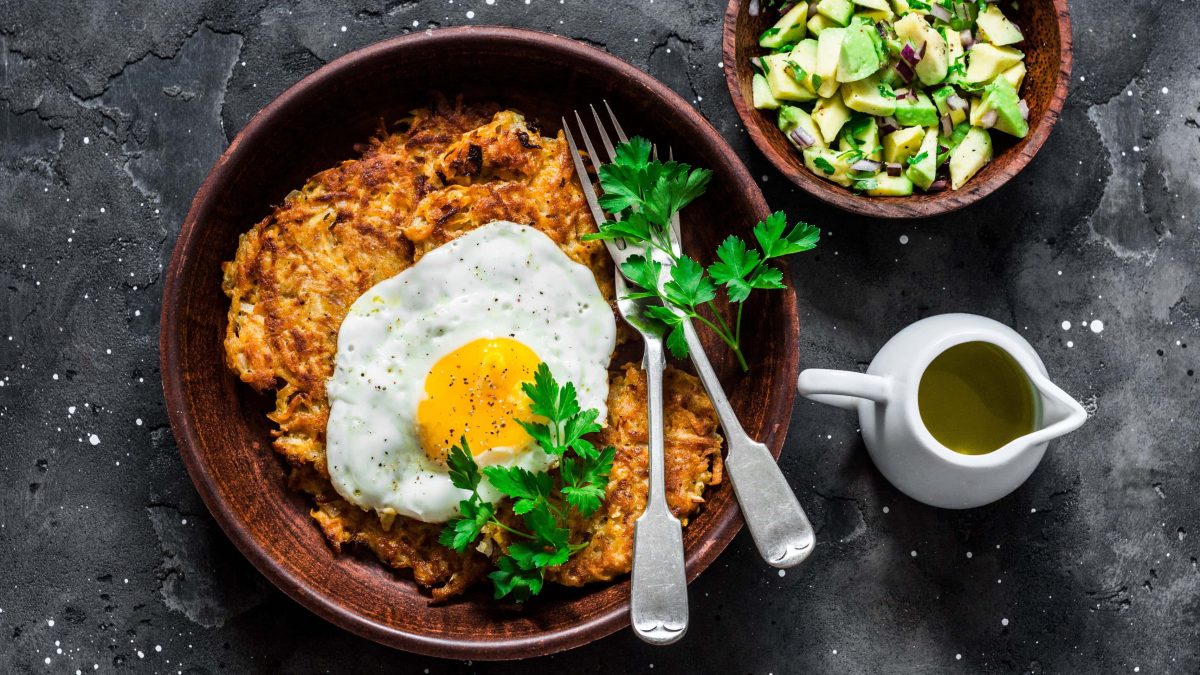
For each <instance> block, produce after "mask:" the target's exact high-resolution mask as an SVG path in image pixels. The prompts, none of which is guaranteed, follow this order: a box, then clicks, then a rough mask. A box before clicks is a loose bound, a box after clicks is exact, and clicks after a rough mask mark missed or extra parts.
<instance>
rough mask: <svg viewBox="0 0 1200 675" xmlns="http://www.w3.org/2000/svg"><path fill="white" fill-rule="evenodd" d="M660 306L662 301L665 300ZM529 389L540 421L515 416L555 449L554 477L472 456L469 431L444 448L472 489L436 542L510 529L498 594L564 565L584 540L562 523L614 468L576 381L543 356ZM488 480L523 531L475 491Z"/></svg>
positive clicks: (525, 587)
mask: <svg viewBox="0 0 1200 675" xmlns="http://www.w3.org/2000/svg"><path fill="white" fill-rule="evenodd" d="M664 309H665V308H664ZM522 389H523V390H524V392H525V395H526V396H528V397H529V401H530V405H529V409H530V412H531V413H533V414H534V415H535V416H538V417H541V418H544V419H545V420H546V421H545V422H540V421H525V420H515V421H516V422H518V423H519V424H520V425H521V426H522V427H524V428H525V430H526V431H528V432H529V434H530V436H531V437H533V439H534V440H535V441H537V443H538V444H539V445H540V446H541V447H542V449H544V450H545V451H546V452H548V453H550V454H552V455H556V456H558V457H559V458H560V459H559V472H558V475H557V477H556V476H555V475H553V474H551V473H547V472H534V471H530V470H528V469H525V468H523V467H519V466H487V467H484V468H483V469H482V470H481V469H480V468H479V466H478V464H476V463H475V458H474V456H473V455H472V454H471V450H470V447H469V446H468V444H467V439H466V438H465V437H464V438H462V439H461V440H460V442H459V444H458V445H456V446H454V447H453V448H451V449H450V452H449V454H448V457H447V464H448V466H449V473H450V477H451V478H450V480H451V482H452V483H453V484H454V486H455V487H457V488H459V489H462V490H468V491H470V495H469V497H468V498H467V499H464V500H462V501H460V502H459V504H458V510H459V516H458V517H457V518H454V519H452V520H450V521H449V522H448V523H446V525H445V527H444V528H443V529H442V531H441V533H440V534H439V536H438V542H439V543H440V544H442V545H443V546H446V547H448V548H451V549H453V550H455V551H459V552H462V551H466V550H467V548H468V547H470V546H471V545H472V544H473V543H474V542H475V541H476V540H478V539H479V537H480V536H482V535H483V534H484V531H485V530H487V531H489V532H493V531H495V532H501V531H503V532H506V533H507V534H509V535H511V536H512V538H510V539H509V541H508V542H507V545H506V550H505V554H504V555H502V556H501V557H499V558H497V560H496V565H497V569H496V570H495V571H493V572H492V573H491V574H489V575H488V577H489V578H490V579H491V580H492V585H493V587H494V590H495V596H496V597H497V598H502V597H507V596H511V597H512V598H513V599H514V600H516V601H517V602H524V601H525V600H528V599H529V598H530V597H532V596H534V595H537V594H538V593H539V592H541V589H542V585H543V579H544V577H543V575H544V570H545V568H547V567H554V566H556V565H562V564H563V563H565V562H567V560H568V559H570V557H571V555H572V554H573V553H574V552H575V551H577V550H580V549H582V548H584V547H586V544H576V545H572V544H571V543H570V536H571V530H570V529H569V526H568V523H569V519H570V518H571V513H572V511H575V512H578V513H579V514H581V515H582V516H584V517H587V516H590V515H591V514H593V513H595V512H596V511H597V510H598V509H599V508H600V506H601V504H602V503H603V499H604V494H605V491H606V490H607V488H608V474H609V473H610V472H611V471H612V462H613V457H614V455H615V450H614V449H613V448H611V447H609V448H605V449H604V450H597V449H596V447H595V446H594V445H592V443H591V442H589V441H588V440H587V439H586V438H584V436H586V435H589V434H593V433H595V432H597V431H600V424H599V423H598V422H597V419H598V418H599V415H600V413H599V411H598V410H596V409H588V410H582V409H581V408H580V405H579V398H578V396H577V394H576V391H575V386H574V385H573V384H572V383H570V382H565V383H563V384H561V385H560V384H559V383H558V382H557V381H556V380H555V379H554V376H553V375H552V374H551V373H550V369H549V368H548V367H547V366H546V364H544V363H542V364H539V365H538V367H537V369H536V370H535V371H534V376H533V381H532V382H525V383H523V384H522ZM484 478H486V479H487V482H488V484H489V485H490V486H491V487H492V488H493V489H495V490H496V491H497V492H499V493H500V494H501V495H503V496H504V497H506V498H508V499H511V500H512V513H513V515H515V516H518V517H520V518H521V521H522V523H523V524H524V526H525V528H527V531H521V530H519V529H516V528H515V527H513V526H512V524H511V522H506V521H502V520H500V519H499V518H497V508H496V506H495V505H493V504H492V503H490V502H488V501H485V500H484V499H483V498H482V497H481V496H480V494H479V486H480V483H481V482H482V480H483V479H484Z"/></svg>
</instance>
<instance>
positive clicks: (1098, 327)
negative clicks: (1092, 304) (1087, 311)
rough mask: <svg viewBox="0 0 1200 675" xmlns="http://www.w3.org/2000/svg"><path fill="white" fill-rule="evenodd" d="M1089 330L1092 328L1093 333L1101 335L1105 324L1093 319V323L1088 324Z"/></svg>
mask: <svg viewBox="0 0 1200 675" xmlns="http://www.w3.org/2000/svg"><path fill="white" fill-rule="evenodd" d="M1088 328H1091V329H1092V332H1093V333H1099V332H1101V331H1103V330H1104V322H1103V321H1101V320H1100V319H1092V322H1091V323H1090V324H1088Z"/></svg>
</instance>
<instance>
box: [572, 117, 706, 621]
mask: <svg viewBox="0 0 1200 675" xmlns="http://www.w3.org/2000/svg"><path fill="white" fill-rule="evenodd" d="M610 112H611V111H610ZM592 115H593V117H594V118H595V120H596V127H597V130H598V135H599V138H600V140H601V143H602V144H603V147H604V149H605V151H607V153H608V159H609V161H613V160H614V159H615V158H616V152H615V150H614V149H613V145H612V141H611V140H610V139H609V136H608V133H607V132H606V131H605V129H604V124H603V123H602V122H601V121H600V116H599V114H597V113H596V109H595V108H594V107H593V108H592ZM575 121H576V123H577V124H578V128H579V135H580V137H581V138H582V140H583V143H584V146H585V147H586V148H587V151H588V156H589V157H591V158H592V161H593V163H595V161H596V158H597V157H599V156H600V155H598V154H597V153H596V149H595V147H594V146H593V145H592V140H591V137H590V136H588V133H587V128H586V127H585V126H584V124H583V119H582V118H581V117H580V116H579V112H578V111H575ZM562 128H563V133H564V134H565V135H566V137H567V144H568V146H569V147H570V150H571V157H572V159H573V160H574V162H575V173H577V174H578V175H579V183H580V185H582V186H583V194H584V197H585V199H587V203H588V207H589V208H590V209H591V211H592V215H593V217H595V218H596V222H597V223H602V222H604V220H605V217H604V211H603V210H602V209H601V208H600V203H599V200H598V199H597V197H596V190H595V187H594V186H593V185H592V182H591V179H590V178H588V174H587V169H586V167H585V166H584V163H583V157H582V156H581V155H580V153H579V147H578V146H577V145H576V144H575V138H574V137H573V136H572V135H571V128H570V125H568V124H567V120H566V119H565V118H564V119H563V121H562ZM604 243H605V245H606V246H607V247H608V252H609V254H610V255H611V256H612V258H613V264H614V266H615V268H616V269H615V271H614V275H613V277H614V285H615V287H616V295H617V310H618V311H619V312H620V313H621V316H622V318H624V319H625V322H626V323H628V324H629V325H630V326H632V327H633V328H634V330H636V331H637V332H638V333H639V334H640V335H641V336H642V340H643V341H644V342H645V346H646V349H645V354H644V355H643V357H642V368H643V370H644V371H645V372H646V399H647V401H646V409H647V454H648V455H649V460H650V461H649V465H650V466H649V469H650V470H649V474H650V475H649V490H648V493H647V495H646V508H645V510H644V511H643V512H642V515H641V516H640V517H638V519H637V521H636V522H635V524H634V535H633V571H632V574H631V575H630V586H631V592H630V614H631V618H632V623H633V629H634V632H635V633H636V634H637V636H638V637H640V638H641V639H642V640H645V641H646V642H649V643H650V644H656V645H668V644H671V643H672V642H675V641H677V640H679V639H680V638H682V637H683V634H684V633H685V632H687V626H688V598H687V574H686V571H685V569H684V560H683V527H682V525H680V523H679V520H678V519H677V518H676V517H675V516H674V515H672V514H671V510H670V508H668V507H667V498H666V459H665V455H664V445H665V440H664V433H663V369H664V368H665V367H666V357H665V355H664V353H663V342H662V338H661V337H660V336H659V335H658V333H657V332H656V330H655V329H654V324H653V323H652V322H651V321H649V320H648V318H647V315H646V313H645V309H646V307H647V306H648V305H650V304H652V302H653V301H652V300H650V299H649V298H644V299H632V298H629V297H627V296H628V295H629V290H628V287H627V286H626V284H625V278H624V276H623V274H622V272H621V263H622V262H624V261H625V260H626V259H628V257H629V256H630V255H633V254H635V253H641V254H645V251H644V250H641V249H638V248H637V247H634V246H631V245H629V244H628V242H626V241H623V240H618V241H615V242H611V241H605V242H604Z"/></svg>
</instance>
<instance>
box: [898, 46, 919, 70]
mask: <svg viewBox="0 0 1200 675" xmlns="http://www.w3.org/2000/svg"><path fill="white" fill-rule="evenodd" d="M900 58H902V59H904V61H905V63H907V64H908V65H910V66H916V65H917V62H918V61H920V60H921V57H920V56H918V55H917V50H915V49H913V46H912V43H911V42H905V43H904V48H903V49H901V50H900Z"/></svg>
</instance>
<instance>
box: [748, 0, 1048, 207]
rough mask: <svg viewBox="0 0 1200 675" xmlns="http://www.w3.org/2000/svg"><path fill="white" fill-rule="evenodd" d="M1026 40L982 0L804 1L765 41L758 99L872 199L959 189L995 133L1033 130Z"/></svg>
mask: <svg viewBox="0 0 1200 675" xmlns="http://www.w3.org/2000/svg"><path fill="white" fill-rule="evenodd" d="M1027 1H1028V0H1027ZM1022 40H1024V36H1023V35H1022V34H1021V31H1020V29H1018V28H1017V26H1016V25H1015V24H1013V22H1012V21H1010V20H1009V19H1008V18H1007V17H1006V16H1005V15H1004V12H1003V11H1002V10H1001V9H1000V7H999V5H998V4H996V3H994V2H987V1H986V0H970V1H964V0H930V1H929V2H923V1H922V0H811V1H810V2H805V1H804V0H801V1H800V2H797V3H795V4H793V5H791V6H790V7H789V8H785V9H784V10H783V12H782V16H781V17H780V19H779V20H778V22H777V23H776V24H775V25H774V26H772V27H771V28H768V29H767V30H766V31H765V32H764V33H763V34H762V37H761V38H760V39H759V45H760V46H762V47H764V48H765V49H768V50H770V52H769V53H767V54H764V55H762V56H759V57H755V58H754V60H753V63H754V66H755V68H756V70H757V72H756V73H755V74H754V79H753V81H752V93H753V100H754V107H755V108H759V109H762V110H778V111H779V129H780V130H781V131H782V132H783V133H784V135H785V136H787V138H788V140H789V141H790V142H791V143H792V145H794V146H795V147H796V148H797V149H798V150H799V151H800V152H801V154H802V155H803V156H804V164H805V166H807V167H808V169H809V171H812V172H813V173H814V174H816V175H818V176H820V177H821V178H824V179H826V180H828V181H832V182H834V183H837V184H839V185H843V186H845V187H847V188H850V189H851V190H854V191H855V192H860V193H864V194H867V195H871V196H876V197H887V196H908V195H911V194H913V190H914V188H915V189H918V190H922V191H925V192H938V191H941V190H945V189H946V188H947V187H949V188H950V189H952V190H957V189H959V188H960V187H962V186H963V185H964V184H965V183H966V182H967V181H969V180H970V179H971V177H972V176H974V175H975V174H976V173H978V172H979V170H980V169H982V168H983V167H984V166H985V165H986V164H987V163H988V162H989V161H991V159H992V136H991V133H992V132H993V131H999V132H1002V133H1006V134H1010V135H1012V136H1015V137H1017V138H1024V137H1025V135H1026V134H1028V133H1029V124H1028V118H1029V108H1028V105H1027V104H1026V102H1025V100H1024V99H1023V98H1021V95H1020V93H1019V92H1020V90H1021V84H1022V82H1023V81H1024V79H1025V63H1024V59H1025V54H1024V53H1023V52H1021V51H1020V50H1019V49H1017V48H1016V47H1014V46H1012V45H1015V44H1017V43H1019V42H1021V41H1022Z"/></svg>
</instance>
